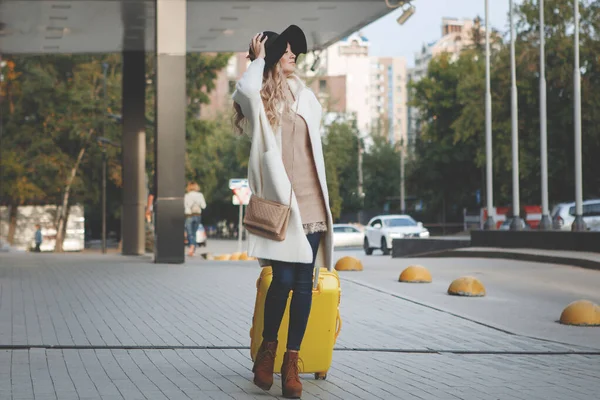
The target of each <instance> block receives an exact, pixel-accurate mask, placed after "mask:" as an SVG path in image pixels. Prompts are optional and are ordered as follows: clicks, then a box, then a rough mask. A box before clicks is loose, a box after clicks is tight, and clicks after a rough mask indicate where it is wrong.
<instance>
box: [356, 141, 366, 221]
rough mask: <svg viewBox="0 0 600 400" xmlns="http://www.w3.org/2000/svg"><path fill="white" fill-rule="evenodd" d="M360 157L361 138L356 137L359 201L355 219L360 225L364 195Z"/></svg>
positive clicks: (361, 153) (361, 152)
mask: <svg viewBox="0 0 600 400" xmlns="http://www.w3.org/2000/svg"><path fill="white" fill-rule="evenodd" d="M362 155H363V150H362V146H361V138H360V136H359V137H358V198H359V199H360V210H359V211H358V215H357V219H358V221H357V222H358V223H359V224H361V223H362V212H363V207H364V205H365V203H364V199H365V198H364V194H363V170H362Z"/></svg>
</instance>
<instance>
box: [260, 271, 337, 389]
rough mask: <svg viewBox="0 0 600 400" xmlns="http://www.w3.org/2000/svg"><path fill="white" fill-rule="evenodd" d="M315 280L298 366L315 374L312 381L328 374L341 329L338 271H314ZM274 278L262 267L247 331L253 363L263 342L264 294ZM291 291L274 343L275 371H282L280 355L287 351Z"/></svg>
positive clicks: (281, 357)
mask: <svg viewBox="0 0 600 400" xmlns="http://www.w3.org/2000/svg"><path fill="white" fill-rule="evenodd" d="M315 273H316V277H315V279H314V285H313V297H312V308H311V311H310V316H309V317H308V325H307V327H306V333H305V334H304V339H303V340H302V346H301V348H300V353H299V357H300V358H301V359H302V362H301V363H299V367H300V372H301V373H314V374H315V379H325V378H326V377H327V371H328V370H329V367H330V366H331V359H332V357H333V346H334V345H335V342H336V340H337V337H338V335H339V333H340V330H341V328H342V320H341V318H340V311H339V305H340V299H341V289H340V279H339V277H338V274H337V271H335V270H333V271H328V270H327V269H326V268H320V270H317V269H316V268H315ZM272 278H273V271H272V269H271V267H264V268H262V271H261V273H260V277H259V278H258V280H257V281H256V289H257V294H256V303H255V306H254V316H253V317H252V327H251V328H250V339H251V341H250V354H251V357H252V361H254V360H255V357H256V353H257V352H258V349H259V347H260V344H261V342H262V331H263V324H264V322H263V321H264V319H263V318H264V308H265V298H266V297H267V291H268V289H269V285H270V284H271V279H272ZM291 298H292V292H290V296H289V297H288V302H287V306H286V310H285V314H284V315H283V320H282V321H281V326H280V328H279V333H278V337H277V340H278V341H279V344H278V347H277V358H276V359H275V372H276V373H280V372H281V363H282V362H283V354H284V353H285V350H286V348H285V347H286V343H287V331H288V324H289V319H290V315H289V309H290V301H291Z"/></svg>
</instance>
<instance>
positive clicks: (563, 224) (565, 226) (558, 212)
mask: <svg viewBox="0 0 600 400" xmlns="http://www.w3.org/2000/svg"><path fill="white" fill-rule="evenodd" d="M582 206H583V207H582V208H583V222H585V226H586V227H587V229H588V230H596V229H600V199H594V200H586V201H584V202H583V203H582ZM574 221H575V203H561V204H558V205H557V206H556V207H554V210H552V226H553V228H554V229H558V230H561V231H570V230H571V226H572V225H573V222H574Z"/></svg>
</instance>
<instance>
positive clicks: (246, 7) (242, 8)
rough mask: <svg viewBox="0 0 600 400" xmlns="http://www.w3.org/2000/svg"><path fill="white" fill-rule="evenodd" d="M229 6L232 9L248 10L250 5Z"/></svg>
mask: <svg viewBox="0 0 600 400" xmlns="http://www.w3.org/2000/svg"><path fill="white" fill-rule="evenodd" d="M231 8H232V9H234V10H249V9H250V6H233V7H231Z"/></svg>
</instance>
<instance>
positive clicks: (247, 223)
mask: <svg viewBox="0 0 600 400" xmlns="http://www.w3.org/2000/svg"><path fill="white" fill-rule="evenodd" d="M299 104H300V96H299V95H298V99H297V103H296V113H295V114H294V116H293V118H294V124H293V128H292V178H291V180H290V200H289V202H288V204H287V205H286V204H281V203H277V202H275V201H270V200H266V199H263V198H261V197H258V196H256V195H255V194H253V195H252V196H251V197H250V201H249V202H248V206H247V207H246V215H245V216H244V222H243V224H244V227H245V228H246V229H247V230H248V232H251V233H253V234H255V235H257V236H261V237H264V238H266V239H271V240H276V241H278V242H282V241H283V240H285V235H286V232H287V227H288V222H289V220H290V212H291V206H292V186H293V182H294V157H295V154H296V146H295V144H296V143H295V136H296V119H297V116H298V105H299Z"/></svg>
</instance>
